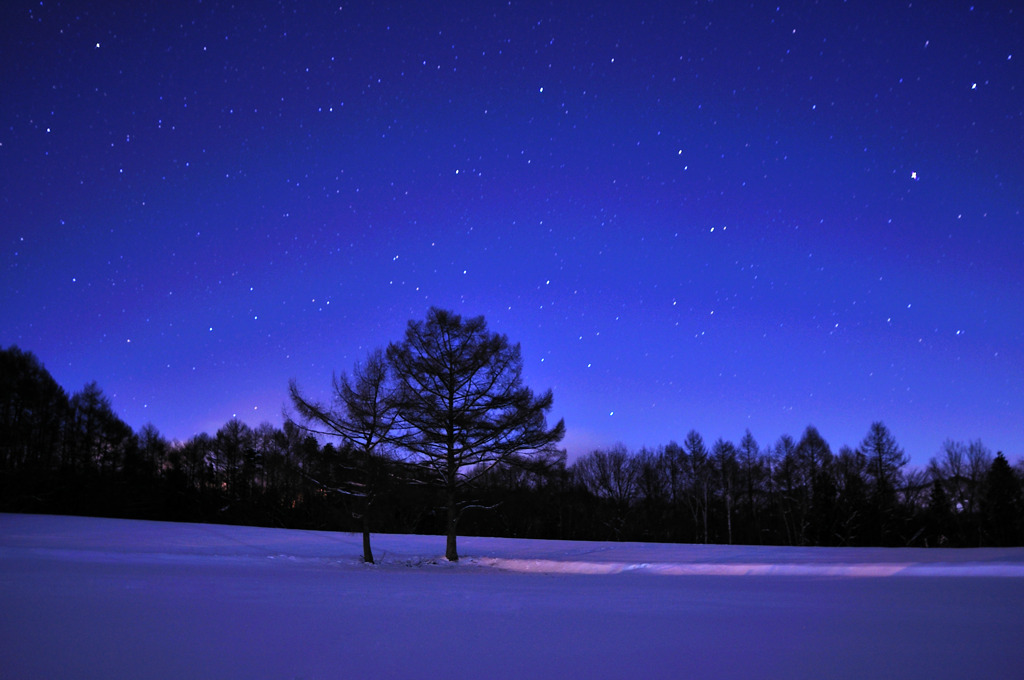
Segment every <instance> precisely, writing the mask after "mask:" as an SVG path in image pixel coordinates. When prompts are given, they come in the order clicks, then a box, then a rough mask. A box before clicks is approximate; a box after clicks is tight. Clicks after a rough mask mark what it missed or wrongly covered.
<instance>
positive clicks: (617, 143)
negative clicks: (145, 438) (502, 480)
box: [0, 0, 1024, 464]
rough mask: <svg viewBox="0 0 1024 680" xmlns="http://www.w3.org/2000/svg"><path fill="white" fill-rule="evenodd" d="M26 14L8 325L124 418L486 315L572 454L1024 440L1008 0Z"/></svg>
mask: <svg viewBox="0 0 1024 680" xmlns="http://www.w3.org/2000/svg"><path fill="white" fill-rule="evenodd" d="M582 4H583V3H563V2H550V3H520V2H511V3H509V2H502V3H497V2H482V1H467V2H461V3H456V2H452V3H444V4H434V3H422V2H410V3H406V4H404V5H403V4H395V3H369V2H355V3H348V2H334V3H313V2H295V3H292V2H282V3H268V2H245V3H238V5H237V7H233V6H232V5H231V4H229V3H226V2H216V1H214V2H210V1H206V2H187V3H186V2H180V3H159V2H142V3H135V2H121V3H119V2H95V3H57V2H49V1H44V2H22V1H19V0H11V1H9V2H5V3H3V8H2V9H0V76H2V82H0V236H2V240H0V258H2V259H0V267H2V268H0V345H2V346H9V345H11V344H17V345H18V346H20V347H21V348H22V349H26V350H30V351H32V352H34V353H35V354H36V355H38V356H39V358H40V359H41V360H42V361H43V362H44V364H45V365H46V366H47V368H48V369H49V370H50V371H51V373H53V375H54V377H55V378H56V379H57V380H58V382H60V383H61V384H62V385H64V386H65V388H67V389H68V390H69V391H76V390H78V389H80V388H81V387H82V385H84V384H85V383H86V382H87V381H90V380H96V381H97V382H98V383H99V384H100V386H101V387H102V388H103V390H104V392H105V393H106V394H107V395H108V396H109V397H111V399H112V402H113V406H114V408H115V410H116V411H117V412H118V413H119V414H120V415H121V416H122V417H123V418H124V419H125V420H126V421H127V422H128V423H129V424H130V425H132V426H133V427H135V428H138V427H140V426H141V425H143V424H144V423H146V422H152V423H153V424H155V425H156V426H157V427H158V428H159V429H160V431H161V432H163V433H164V434H165V435H167V436H168V437H172V438H178V439H186V438H188V437H190V436H192V435H193V434H196V433H198V432H201V431H206V432H211V433H212V432H214V431H215V430H216V429H217V428H219V427H220V426H221V425H223V424H224V423H225V422H226V421H227V420H228V419H229V418H231V417H232V416H233V415H236V414H237V416H238V417H239V418H242V419H243V420H245V421H246V422H249V423H251V424H257V423H259V422H261V421H263V420H269V421H271V422H273V423H275V424H279V423H280V422H281V411H282V407H283V406H284V405H285V403H286V397H287V383H288V379H289V378H296V379H297V380H298V381H299V383H300V385H301V386H302V387H303V388H304V389H305V391H306V392H308V393H309V394H310V395H312V396H326V394H327V390H328V387H329V384H330V378H331V373H332V371H341V370H350V369H351V366H352V363H353V362H354V361H355V360H357V359H360V358H362V357H363V356H365V354H366V352H367V351H368V350H369V349H372V348H373V347H376V346H383V345H386V344H387V343H388V342H389V341H394V340H399V339H401V336H402V333H403V330H404V328H405V325H406V323H407V321H408V320H409V319H421V318H423V317H424V316H425V314H426V311H427V309H428V308H429V306H431V305H436V306H440V307H446V308H450V309H453V310H455V311H456V312H458V313H461V314H464V315H468V316H475V315H479V314H483V315H484V316H485V317H486V318H487V320H488V322H489V325H490V327H491V329H492V330H496V331H499V332H502V333H505V334H507V335H508V336H509V338H510V339H511V340H513V341H518V342H520V343H521V345H522V350H523V356H524V359H525V365H526V368H525V376H526V379H527V382H528V384H530V385H531V386H532V387H533V388H534V389H536V390H544V389H547V388H548V387H550V388H553V389H554V393H555V407H554V409H553V412H552V414H551V417H552V420H555V419H557V418H560V417H564V418H565V421H566V425H567V428H568V434H567V437H566V441H565V445H566V447H567V448H568V449H569V451H570V454H573V455H575V454H580V453H585V452H586V451H587V450H589V449H590V448H592V447H594V446H604V445H610V444H612V443H615V442H618V441H621V442H623V443H625V444H626V445H627V446H628V447H630V448H638V447H640V446H642V445H648V446H657V445H660V444H665V443H667V442H669V441H670V440H673V439H675V440H677V441H681V440H682V439H683V438H684V437H685V435H686V433H687V432H688V431H689V430H690V429H691V428H694V429H697V430H698V431H699V432H701V433H702V434H703V435H704V437H705V439H707V440H709V441H711V440H714V439H716V438H718V437H724V438H726V439H732V440H733V441H736V440H738V439H739V438H740V437H741V436H742V435H743V433H744V431H745V430H746V429H747V428H749V429H750V430H751V432H752V433H753V434H754V436H755V437H756V438H757V439H758V441H759V442H760V443H761V444H762V445H766V444H770V443H772V442H774V441H775V440H776V439H777V438H778V436H779V435H781V434H784V433H788V434H791V435H793V436H794V437H798V436H799V435H800V434H801V432H802V431H803V429H804V428H805V427H806V426H807V425H808V424H814V425H816V426H817V427H818V429H819V430H820V431H821V433H822V435H823V436H824V437H825V438H826V439H827V440H828V441H829V443H830V444H831V445H832V447H833V449H834V450H837V449H838V448H839V447H840V446H841V445H843V444H848V445H851V446H856V445H857V444H858V443H859V442H860V440H861V439H862V438H863V436H864V435H865V434H866V432H867V430H868V427H869V425H870V424H871V422H872V421H874V420H882V421H884V422H885V423H886V424H887V425H888V426H889V428H890V429H891V430H892V432H893V434H894V435H895V437H896V439H897V441H898V442H899V443H900V444H901V445H902V446H903V447H904V448H905V449H906V451H907V453H909V454H910V455H911V456H912V458H913V462H914V463H915V464H924V463H925V462H926V461H927V459H928V458H929V457H930V456H932V455H935V454H936V453H937V452H938V450H939V447H940V445H941V443H942V441H943V440H944V439H946V438H953V439H962V440H966V439H975V438H980V439H982V441H983V442H985V444H987V445H988V446H989V447H990V448H992V449H993V451H995V450H1003V451H1005V452H1006V453H1007V454H1008V455H1009V456H1010V457H1011V459H1014V458H1016V457H1018V456H1019V455H1020V454H1021V453H1024V273H1022V271H1024V269H1022V264H1021V263H1022V262H1024V216H1022V210H1024V162H1022V160H1021V158H1022V156H1021V153H1022V150H1024V10H1018V11H1014V9H1013V5H1014V4H1015V3H985V2H978V3H975V4H973V5H972V4H970V3H967V2H942V3H930V2H914V3H909V2H903V3H894V2H874V3H866V2H838V1H824V2H818V3H806V2H800V3H792V2H783V3H779V4H778V5H776V4H774V3H771V4H769V3H753V6H751V5H749V4H741V3H734V2H714V3H706V2H696V3H695V2H678V3H676V2H665V3H653V4H649V3H624V2H614V3H604V4H594V5H593V6H592V7H591V8H589V9H575V8H568V6H570V5H571V6H574V7H575V6H576V5H582Z"/></svg>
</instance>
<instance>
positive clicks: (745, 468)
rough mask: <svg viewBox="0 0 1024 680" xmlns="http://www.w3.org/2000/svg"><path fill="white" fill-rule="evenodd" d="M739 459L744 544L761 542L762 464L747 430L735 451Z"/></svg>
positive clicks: (758, 451) (752, 438) (752, 437)
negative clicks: (759, 509) (742, 500)
mask: <svg viewBox="0 0 1024 680" xmlns="http://www.w3.org/2000/svg"><path fill="white" fill-rule="evenodd" d="M737 455H738V458H739V475H740V482H739V483H740V491H741V493H742V494H743V499H744V503H743V513H742V515H741V518H742V524H743V527H744V531H745V534H746V536H745V538H746V540H745V541H744V542H746V543H760V542H761V521H760V514H759V512H758V508H759V502H758V501H759V500H760V494H761V490H762V480H763V477H764V474H765V473H764V469H765V465H764V462H763V461H762V460H761V451H760V449H759V448H758V445H757V440H756V439H754V435H752V434H751V433H750V430H749V429H748V430H747V431H746V432H745V433H744V434H743V438H742V439H741V440H740V445H739V448H738V450H737Z"/></svg>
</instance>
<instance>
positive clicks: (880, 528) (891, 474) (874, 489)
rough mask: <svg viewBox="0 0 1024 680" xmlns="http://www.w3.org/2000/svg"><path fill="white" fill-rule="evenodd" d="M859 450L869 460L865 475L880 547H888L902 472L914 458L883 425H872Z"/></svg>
mask: <svg viewBox="0 0 1024 680" xmlns="http://www.w3.org/2000/svg"><path fill="white" fill-rule="evenodd" d="M858 450H859V451H860V453H861V454H863V456H864V458H865V459H866V460H867V467H866V468H865V472H866V473H867V478H868V482H869V492H870V495H871V501H872V506H873V511H874V513H875V516H874V520H875V530H876V532H877V540H878V541H879V544H881V545H885V544H886V542H887V539H888V536H889V533H890V530H891V524H892V520H893V517H892V515H893V513H894V511H895V508H896V490H897V487H898V485H899V483H900V475H901V471H902V468H903V466H904V465H906V464H907V462H909V460H910V458H909V457H908V456H907V454H905V453H904V452H903V449H902V448H900V446H899V445H898V444H897V443H896V438H895V437H893V436H892V433H891V432H889V428H887V427H886V426H885V425H884V424H883V423H881V422H875V423H872V424H871V428H870V429H869V430H868V433H867V435H866V436H865V437H864V440H863V441H862V442H861V444H860V448H859V449H858Z"/></svg>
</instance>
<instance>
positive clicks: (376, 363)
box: [288, 349, 397, 564]
mask: <svg viewBox="0 0 1024 680" xmlns="http://www.w3.org/2000/svg"><path fill="white" fill-rule="evenodd" d="M332 382H333V390H332V401H331V403H330V404H322V403H318V402H315V401H311V400H309V399H307V398H305V397H303V396H302V394H301V392H300V391H299V387H298V385H297V384H296V383H295V381H294V380H292V381H291V382H290V383H289V386H288V390H289V393H290V395H291V400H292V404H294V406H295V410H296V411H298V412H299V414H300V415H301V416H302V418H303V419H304V421H305V423H306V425H305V426H306V428H307V430H309V431H310V432H315V433H317V434H322V435H328V436H333V437H338V438H340V439H341V440H342V441H343V442H345V443H346V444H348V445H349V446H350V447H352V449H353V450H354V451H355V452H356V453H357V456H356V470H355V472H357V475H356V478H355V479H353V480H351V481H349V483H348V484H346V485H345V486H343V487H338V488H336V489H335V491H338V492H340V493H343V494H346V495H348V496H352V497H354V498H356V499H359V500H360V501H361V503H359V509H358V511H356V512H355V513H354V515H355V516H356V518H357V519H361V520H362V527H363V561H364V562H367V563H370V564H372V563H373V551H372V550H371V549H370V532H371V530H372V520H371V513H372V511H373V503H374V501H375V500H376V499H377V497H378V495H379V493H380V491H381V489H382V487H383V485H384V483H385V482H386V479H387V474H388V471H387V464H388V457H389V456H388V446H389V441H390V437H391V434H392V431H393V429H394V426H395V419H396V417H397V411H396V409H395V404H394V385H393V384H392V383H391V381H390V375H389V368H388V363H387V361H386V360H385V358H384V353H383V352H382V351H381V350H379V349H378V350H374V351H373V352H371V353H370V354H369V356H367V358H366V361H365V362H364V363H361V364H360V363H356V364H355V366H354V367H353V368H352V378H351V379H350V378H349V377H348V376H347V375H346V374H344V373H342V374H341V376H340V377H339V376H334V378H333V380H332Z"/></svg>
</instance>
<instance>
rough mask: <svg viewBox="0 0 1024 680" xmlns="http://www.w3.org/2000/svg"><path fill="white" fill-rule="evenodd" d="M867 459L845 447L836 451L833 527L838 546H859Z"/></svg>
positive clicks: (865, 503)
mask: <svg viewBox="0 0 1024 680" xmlns="http://www.w3.org/2000/svg"><path fill="white" fill-rule="evenodd" d="M867 465H868V463H867V458H865V456H864V454H863V453H861V452H860V451H855V450H853V449H851V448H850V447H848V446H844V447H842V448H840V449H839V455H837V456H836V458H835V464H834V466H833V468H834V470H835V480H836V506H837V508H836V517H837V520H836V528H835V535H836V539H837V540H838V542H839V544H840V545H862V544H863V543H864V542H865V541H864V537H863V527H864V525H865V523H866V522H867V515H868V486H867V473H866V472H865V470H866V469H867Z"/></svg>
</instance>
